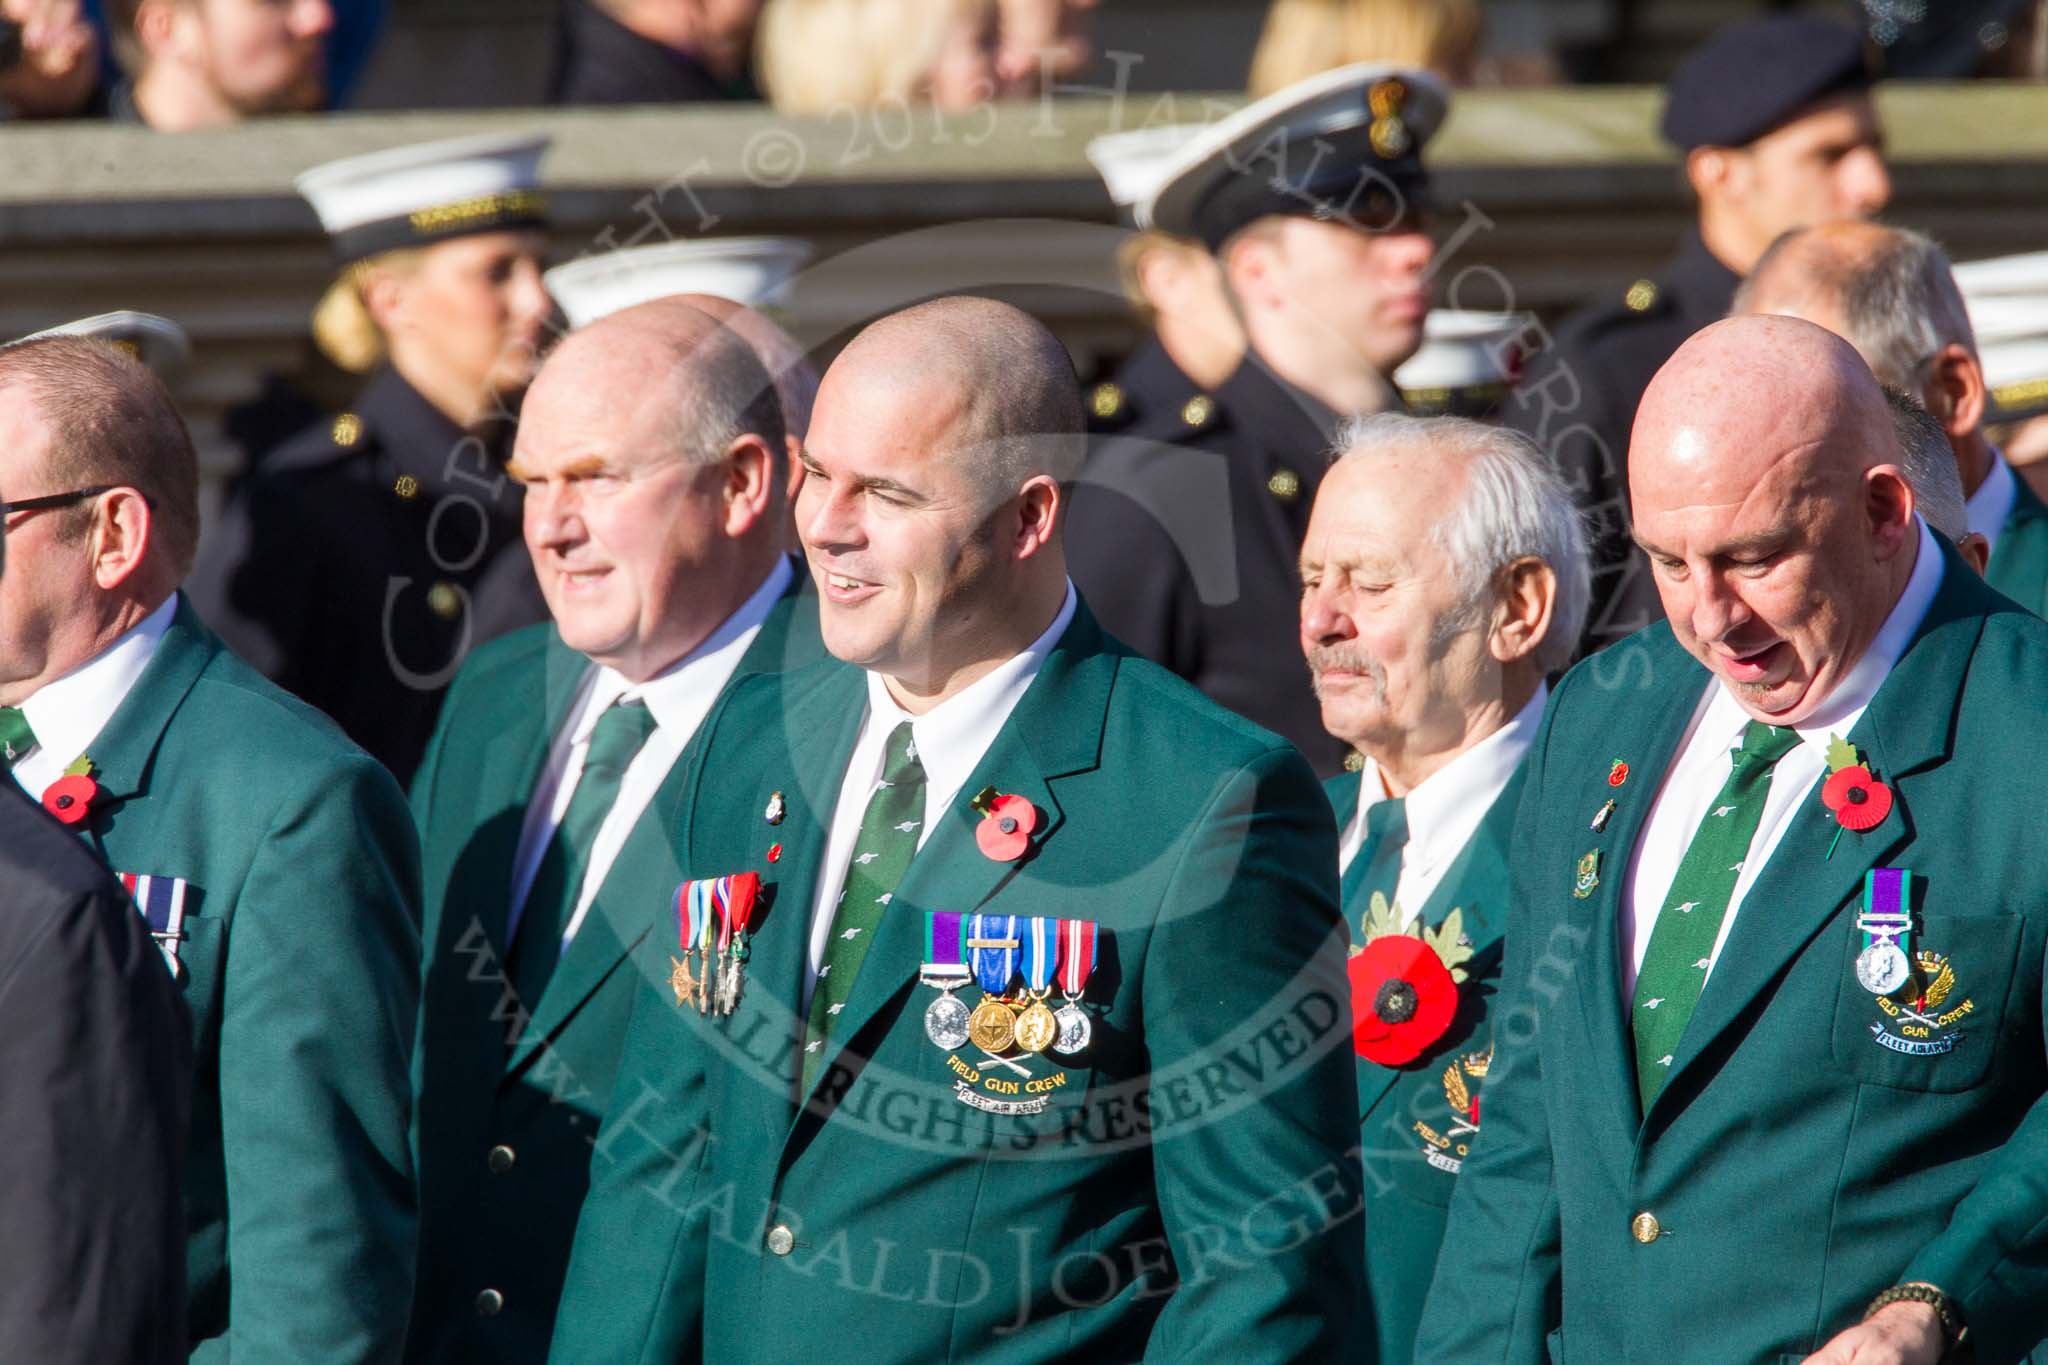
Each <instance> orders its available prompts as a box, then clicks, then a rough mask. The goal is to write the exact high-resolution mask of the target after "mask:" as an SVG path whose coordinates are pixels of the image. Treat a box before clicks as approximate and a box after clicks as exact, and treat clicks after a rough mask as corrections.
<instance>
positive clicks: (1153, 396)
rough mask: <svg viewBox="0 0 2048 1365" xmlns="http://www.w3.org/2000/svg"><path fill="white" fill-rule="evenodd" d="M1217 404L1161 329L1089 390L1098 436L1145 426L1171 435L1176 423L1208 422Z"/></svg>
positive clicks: (1092, 420) (1091, 428)
mask: <svg viewBox="0 0 2048 1365" xmlns="http://www.w3.org/2000/svg"><path fill="white" fill-rule="evenodd" d="M1190 405H1192V406H1190ZM1214 406H1215V399H1214V398H1212V397H1211V396H1210V395H1209V394H1208V393H1207V392H1206V391H1205V390H1204V389H1203V388H1202V386H1201V385H1200V384H1197V383H1196V382H1195V381H1194V380H1193V379H1191V378H1189V377H1188V373H1187V371H1185V370H1183V369H1182V368H1181V367H1180V366H1179V365H1177V364H1175V363H1174V359H1173V357H1172V356H1171V355H1168V354H1167V351H1166V347H1165V346H1164V345H1162V344H1161V343H1160V340H1159V335H1158V333H1156V332H1148V333H1147V334H1146V336H1145V339H1144V340H1143V341H1141V342H1139V343H1138V345H1137V347H1136V348H1135V349H1134V350H1132V352H1131V353H1130V355H1129V356H1127V357H1125V359H1124V363H1123V364H1122V365H1120V366H1118V367H1117V372H1116V374H1115V376H1114V377H1113V378H1110V379H1107V380H1104V381H1103V382H1102V383H1100V384H1097V385H1096V386H1095V387H1094V388H1093V389H1091V390H1089V392H1088V430H1089V432H1090V433H1091V434H1093V435H1097V436H1111V435H1115V434H1116V433H1118V432H1125V431H1132V430H1135V429H1137V428H1139V427H1143V428H1144V429H1145V430H1148V431H1156V432H1168V433H1171V432H1174V431H1176V430H1177V429H1178V428H1177V427H1176V425H1175V424H1176V423H1178V424H1179V426H1181V427H1187V426H1202V425H1204V424H1205V423H1206V422H1207V421H1208V414H1209V413H1210V411H1211V410H1212V409H1213V408H1214ZM1190 417H1192V418H1194V419H1195V420H1193V421H1190V420H1189V419H1190ZM1169 439H1170V438H1169Z"/></svg>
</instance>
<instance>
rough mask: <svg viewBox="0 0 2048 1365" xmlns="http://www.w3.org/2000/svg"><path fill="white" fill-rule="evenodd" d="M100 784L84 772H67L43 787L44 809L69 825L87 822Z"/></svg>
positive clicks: (98, 792)
mask: <svg viewBox="0 0 2048 1365" xmlns="http://www.w3.org/2000/svg"><path fill="white" fill-rule="evenodd" d="M99 794H100V784H99V783H97V782H95V781H93V780H92V779H91V778H90V777H87V776H86V775H85V774H84V773H66V774H65V775H64V776H63V777H60V778H58V779H57V780H56V781H55V782H52V783H51V784H50V785H49V786H47V787H45V788H43V809H44V810H46V811H48V812H50V814H52V815H54V816H56V817H57V818H58V819H59V820H62V821H63V822H64V823H65V824H67V825H78V824H83V823H85V817H86V816H87V815H88V814H90V813H91V811H92V803H93V799H94V798H95V797H97V796H98V795H99Z"/></svg>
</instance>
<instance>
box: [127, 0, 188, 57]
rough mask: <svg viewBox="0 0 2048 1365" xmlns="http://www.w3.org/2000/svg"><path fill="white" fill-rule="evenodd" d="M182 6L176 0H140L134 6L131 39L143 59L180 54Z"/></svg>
mask: <svg viewBox="0 0 2048 1365" xmlns="http://www.w3.org/2000/svg"><path fill="white" fill-rule="evenodd" d="M183 10H184V5H183V4H182V3H180V0H142V3H141V4H139V5H137V6H136V7H135V42H136V45H137V46H139V47H140V48H141V49H142V52H143V55H144V58H145V60H148V61H158V60H161V59H163V58H166V57H178V56H182V55H184V54H183V53H181V52H180V51H179V48H180V47H181V45H182V44H183V43H184V41H185V21H186V18H187V16H186V15H185V14H184V13H183ZM131 74H133V73H131Z"/></svg>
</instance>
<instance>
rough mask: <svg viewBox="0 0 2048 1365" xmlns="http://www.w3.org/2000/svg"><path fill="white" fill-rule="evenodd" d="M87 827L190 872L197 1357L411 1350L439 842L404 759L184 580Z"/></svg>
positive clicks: (131, 698)
mask: <svg viewBox="0 0 2048 1365" xmlns="http://www.w3.org/2000/svg"><path fill="white" fill-rule="evenodd" d="M88 756H89V757H90V758H91V759H92V761H93V763H94V765H95V768H96V770H97V781H98V782H99V784H100V786H101V788H102V795H101V797H100V798H99V800H98V801H96V802H95V803H94V805H93V807H92V810H91V812H90V814H89V816H88V818H87V821H86V823H85V824H84V825H82V826H80V830H81V832H82V833H83V834H84V835H85V837H86V839H87V841H88V842H89V843H91V845H92V846H93V847H94V848H95V849H97V850H98V851H99V854H100V856H101V857H102V858H104V859H105V860H106V862H107V864H108V865H109V866H110V867H112V868H113V869H114V870H115V871H116V872H131V873H136V874H139V875H148V876H160V877H182V878H184V879H185V880H186V882H188V883H189V885H190V888H191V889H190V890H189V891H188V892H187V896H186V906H185V922H184V933H185V938H184V941H183V942H182V943H181V944H180V945H179V952H178V960H179V964H180V965H179V972H178V977H179V982H180V984H181V985H182V986H183V988H184V996H185V1003H186V1004H187V1006H189V1007H190V1009H191V1012H192V1029H193V1039H194V1044H193V1050H194V1054H195V1060H196V1062H197V1072H196V1075H195V1078H194V1082H193V1096H192V1134H191V1143H190V1147H189V1151H188V1155H187V1158H186V1171H185V1216H186V1225H187V1230H188V1234H189V1236H188V1243H187V1245H188V1254H187V1257H186V1269H187V1279H188V1285H189V1291H190V1296H191V1309H190V1315H189V1316H190V1329H191V1333H192V1339H193V1343H194V1345H193V1353H192V1358H193V1359H194V1360H196V1361H226V1360H229V1359H230V1358H232V1359H235V1360H319V1361H391V1360H396V1359H397V1358H398V1354H399V1349H400V1343H401V1341H402V1340H403V1337H404V1334H405V1319H406V1312H407V1309H408V1307H409V1305H410V1303H411V1299H412V1287H413V1247H414V1234H415V1230H416V1229H415V1217H414V1200H413V1163H412V1153H411V1150H410V1148H409V1146H408V1144H407V1141H406V1125H407V1118H408V1114H409V1111H410V1109H411V1103H410V1094H411V1092H410V1090H409V1088H408V1087H407V1084H406V1078H407V1075H408V1067H409V1064H410V1059H411V1053H412V1041H413V1027H414V1016H415V1012H416V1010H417V1008H418V1004H419V951H420V946H419V932H418V929H417V927H416V925H417V916H418V905H419V842H418V840H417V838H416V837H415V836H414V834H413V830H412V822H411V820H410V819H408V818H407V814H406V807H405V798H404V796H403V795H402V794H401V793H400V792H399V790H398V785H397V784H396V783H395V782H393V781H392V779H391V775H390V774H389V773H387V772H385V770H384V769H383V768H382V767H381V766H379V765H378V764H377V763H376V762H375V761H374V760H372V759H371V758H370V757H369V756H368V755H366V754H364V753H363V752H362V751H361V750H359V749H357V748H356V747H355V746H354V745H352V744H350V743H349V742H348V741H347V740H346V739H344V738H343V737H342V734H341V732H340V731H339V730H337V729H336V728H335V727H334V725H333V723H332V722H330V721H329V720H328V719H327V718H326V717H324V716H322V715H320V714H319V713H318V712H317V711H315V710H313V709H312V708H311V707H310V706H307V705H305V704H304V703H303V702H300V701H299V700H297V699H296V698H294V697H291V696H289V695H287V694H286V693H284V692H283V691H281V690H279V689H278V688H277V687H275V686H274V685H272V684H271V683H269V682H267V681H265V680H264V679H263V678H262V677H261V676H259V675H258V674H257V673H256V672H255V670H253V669H251V668H249V667H248V666H247V665H246V664H244V663H243V662H242V661H241V660H240V659H238V658H236V657H235V656H234V655H233V654H231V653H229V652H228V650H227V648H226V647H225V646H224V645H222V644H221V642H220V640H219V638H218V637H216V636H215V635H214V634H213V632H212V631H210V630H208V629H207V628H206V627H205V625H203V624H202V623H201V622H200V620H199V617H198V615H197V614H196V613H195V612H193V610H192V608H191V606H190V605H189V604H188V603H186V602H185V601H183V599H182V598H181V599H180V601H179V604H178V611H177V615H176V617H175V618H174V620H173V622H172V624H171V627H170V629H169V630H168V631H167V632H166V633H165V635H164V638H163V640H162V642H161V643H160V644H159V645H158V646H157V650H156V653H155V655H154V656H152V657H151V659H150V661H149V666H148V667H147V668H145V669H144V670H143V673H142V676H141V677H140V678H138V679H137V680H136V683H135V686H134V688H133V689H132V690H131V691H130V692H129V693H128V696H127V698H126V699H125V700H124V701H123V702H122V703H121V705H120V707H119V709H117V710H116V711H115V712H114V715H113V718H112V719H111V720H109V721H108V722H107V725H106V728H105V729H104V730H102V731H101V732H100V734H99V735H98V737H97V738H95V739H94V740H93V742H92V746H91V748H90V749H89V750H88Z"/></svg>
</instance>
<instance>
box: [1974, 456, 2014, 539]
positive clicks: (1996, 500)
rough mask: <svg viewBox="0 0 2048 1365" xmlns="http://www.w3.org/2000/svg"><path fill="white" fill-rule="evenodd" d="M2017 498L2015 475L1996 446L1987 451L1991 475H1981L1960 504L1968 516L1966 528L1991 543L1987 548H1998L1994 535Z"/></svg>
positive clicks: (1996, 536) (2008, 514) (1996, 537)
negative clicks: (1982, 476)
mask: <svg viewBox="0 0 2048 1365" xmlns="http://www.w3.org/2000/svg"><path fill="white" fill-rule="evenodd" d="M2019 495H2020V490H2019V483H2018V481H2017V476H2015V475H2014V474H2013V472H2012V466H2011V465H2009V464H2007V463H2006V462H2005V454H2004V452H2002V451H2000V450H1999V449H1998V447H1996V446H1993V447H1992V448H1991V472H1990V473H1989V474H1986V475H1985V476H1984V482H1983V483H1980V484H1978V485H1977V491H1976V492H1974V493H1972V494H1970V500H1969V501H1968V502H1966V503H1964V504H1963V511H1964V513H1965V514H1966V515H1967V516H1968V518H1969V522H1970V529H1971V530H1972V531H1975V532H1976V533H1977V534H1978V535H1980V536H1982V537H1984V539H1986V540H1988V541H1990V542H1991V548H1992V549H1994V550H1996V549H1997V548H1998V533H1999V532H2000V531H2002V530H2004V529H2005V519H2006V518H2007V517H2009V516H2011V515H2012V505H2013V503H2014V502H2015V501H2017V500H2018V498H2019Z"/></svg>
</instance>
